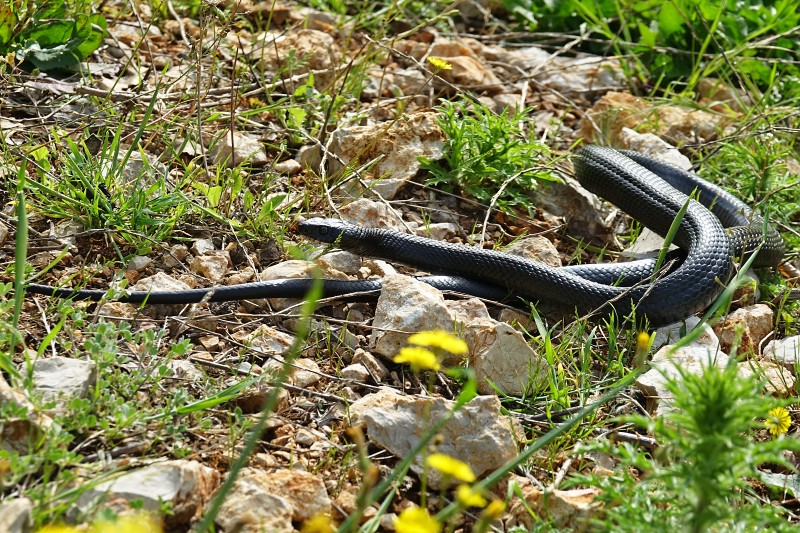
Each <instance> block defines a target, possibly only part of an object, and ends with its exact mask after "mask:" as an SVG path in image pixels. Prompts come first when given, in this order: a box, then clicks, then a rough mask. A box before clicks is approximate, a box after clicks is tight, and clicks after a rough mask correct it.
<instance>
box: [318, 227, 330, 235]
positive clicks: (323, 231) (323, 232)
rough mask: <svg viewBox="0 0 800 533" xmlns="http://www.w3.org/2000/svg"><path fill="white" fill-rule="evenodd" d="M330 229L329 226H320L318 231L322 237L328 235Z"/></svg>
mask: <svg viewBox="0 0 800 533" xmlns="http://www.w3.org/2000/svg"><path fill="white" fill-rule="evenodd" d="M329 229H330V228H328V227H327V226H320V227H319V228H317V231H319V234H320V235H327V234H328V230H329Z"/></svg>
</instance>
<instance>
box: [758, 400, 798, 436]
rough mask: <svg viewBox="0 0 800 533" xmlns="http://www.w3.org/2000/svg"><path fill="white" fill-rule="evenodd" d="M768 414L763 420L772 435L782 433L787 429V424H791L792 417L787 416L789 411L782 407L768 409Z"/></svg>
mask: <svg viewBox="0 0 800 533" xmlns="http://www.w3.org/2000/svg"><path fill="white" fill-rule="evenodd" d="M767 414H768V415H769V416H768V417H767V419H766V420H765V421H764V425H765V426H767V429H768V430H769V432H770V433H772V434H773V435H782V434H784V433H786V432H787V431H789V426H791V425H792V419H791V417H790V416H789V411H787V410H786V409H785V408H783V407H776V408H775V409H770V410H769V413H767Z"/></svg>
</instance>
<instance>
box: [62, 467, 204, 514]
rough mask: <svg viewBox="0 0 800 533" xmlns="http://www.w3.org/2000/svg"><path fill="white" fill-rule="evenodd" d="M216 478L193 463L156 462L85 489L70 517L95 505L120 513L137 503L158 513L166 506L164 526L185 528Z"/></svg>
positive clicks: (199, 507)
mask: <svg viewBox="0 0 800 533" xmlns="http://www.w3.org/2000/svg"><path fill="white" fill-rule="evenodd" d="M219 477H220V476H219V472H217V471H216V470H214V469H213V468H209V467H207V466H204V465H203V464H201V463H199V462H197V461H185V460H177V461H166V462H162V463H156V464H152V465H150V466H146V467H143V468H138V469H136V470H131V471H129V472H125V473H124V474H122V475H120V476H117V477H115V478H114V479H111V480H109V481H104V482H102V483H99V484H97V485H95V486H93V487H90V488H88V489H87V490H86V491H84V492H83V494H81V496H80V497H79V498H78V501H77V502H76V503H75V504H74V506H73V507H72V509H71V510H70V514H71V515H77V514H80V513H85V512H87V511H88V510H89V509H92V508H94V506H96V505H98V504H100V505H101V506H102V507H108V506H114V507H115V508H117V510H124V509H125V508H126V507H127V506H128V505H129V504H130V503H132V502H137V504H138V503H141V506H142V508H143V509H144V510H146V511H152V512H156V513H158V512H160V511H161V509H163V506H164V504H169V505H170V509H171V514H170V515H168V516H166V517H165V520H166V523H167V525H168V527H171V528H178V527H179V526H183V527H186V526H188V524H189V522H190V521H192V520H193V519H196V518H198V517H199V516H200V513H201V512H202V510H203V507H204V505H205V503H206V502H207V501H208V499H209V498H210V496H211V493H212V492H213V490H214V489H215V488H216V486H217V484H218V483H219ZM120 507H121V509H120Z"/></svg>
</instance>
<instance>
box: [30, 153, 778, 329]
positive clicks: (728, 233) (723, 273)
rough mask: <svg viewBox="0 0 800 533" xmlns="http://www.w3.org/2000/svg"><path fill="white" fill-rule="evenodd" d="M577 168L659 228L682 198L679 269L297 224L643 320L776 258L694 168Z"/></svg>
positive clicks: (177, 297) (770, 242)
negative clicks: (537, 257) (565, 263)
mask: <svg viewBox="0 0 800 533" xmlns="http://www.w3.org/2000/svg"><path fill="white" fill-rule="evenodd" d="M573 165H574V168H575V175H576V177H577V178H578V180H579V182H580V183H581V184H582V185H583V186H584V187H585V188H586V189H588V190H589V191H591V192H593V193H595V194H598V195H599V196H602V197H604V198H605V199H606V200H608V201H610V202H611V203H613V204H615V205H617V206H618V207H619V208H620V209H622V210H623V211H625V212H626V213H628V214H629V215H630V216H632V217H633V218H635V219H637V220H639V221H640V222H641V223H642V224H643V225H645V226H646V227H648V228H650V229H652V230H654V231H655V232H656V233H659V234H661V235H665V234H666V233H667V232H668V230H669V228H670V225H671V224H672V222H673V220H674V219H675V218H676V216H677V215H678V213H679V211H680V210H681V209H682V208H683V206H684V204H687V202H688V205H687V206H686V211H685V213H684V215H683V217H682V219H681V221H680V225H679V227H678V231H677V233H676V234H675V237H674V239H673V244H676V245H677V246H678V248H679V249H680V250H681V252H680V254H681V255H682V260H681V261H679V262H678V264H677V266H675V267H674V268H672V269H671V270H669V271H667V272H666V273H662V274H660V275H659V276H657V277H656V276H654V275H653V269H654V266H655V261H654V260H641V261H633V262H630V263H620V264H600V265H576V266H569V267H562V268H553V267H548V266H546V265H543V264H541V263H536V262H533V261H529V260H526V259H523V258H521V257H518V256H515V255H510V254H506V253H502V252H496V251H491V250H484V249H479V248H473V247H469V246H463V245H457V244H452V243H447V242H439V241H434V240H431V239H426V238H423V237H418V236H415V235H409V234H405V233H400V232H396V231H391V230H384V229H373V228H362V227H359V226H356V225H353V224H350V223H347V222H344V221H341V220H336V219H323V218H315V219H310V220H307V221H304V222H301V223H300V224H299V225H298V230H299V231H300V233H302V234H304V235H306V236H308V237H310V238H313V239H316V240H319V241H322V242H328V243H335V244H336V245H337V246H339V247H341V248H343V249H346V250H350V251H352V252H355V253H358V254H361V255H364V256H370V257H379V258H383V259H388V260H391V261H398V262H401V263H405V264H409V265H412V266H415V267H417V268H420V269H423V270H427V271H429V272H435V273H447V275H440V276H426V277H422V278H419V279H421V280H422V281H424V282H426V283H429V284H430V285H432V286H434V287H437V288H439V289H442V290H447V291H454V292H460V293H466V294H473V295H477V296H480V297H483V298H488V299H493V300H501V299H504V298H506V297H507V296H508V295H509V293H513V294H514V295H515V296H518V297H521V298H524V299H526V300H531V301H539V302H542V303H544V304H545V305H548V304H549V305H550V306H554V307H556V308H559V307H560V308H561V309H563V310H565V311H566V312H574V311H578V312H580V313H587V312H591V311H598V310H599V311H600V312H602V313H604V314H605V313H608V312H610V311H612V310H613V311H615V312H616V313H617V314H619V315H621V316H629V315H631V314H632V313H634V311H635V316H636V317H638V318H642V317H646V318H647V319H648V321H649V323H650V324H651V325H662V324H667V323H670V322H675V321H678V320H681V319H683V318H686V317H687V316H689V315H690V314H693V313H696V312H698V311H701V310H703V309H704V308H706V307H707V306H709V305H710V304H711V303H712V302H713V301H714V300H715V299H716V298H717V297H718V296H719V295H720V293H721V292H722V291H723V290H724V284H725V283H726V282H727V281H728V280H729V279H730V277H731V275H732V273H733V269H734V258H738V257H742V256H744V255H747V254H750V253H752V252H753V251H755V250H756V249H757V248H758V247H759V246H760V247H761V248H760V252H759V254H758V256H757V258H756V261H755V264H756V265H758V266H774V265H777V264H778V263H779V262H780V259H781V258H782V256H783V253H784V249H783V241H782V240H781V238H780V235H779V234H778V233H777V232H776V231H774V230H773V229H766V230H765V224H764V221H763V219H761V218H760V217H759V216H758V215H757V214H755V213H754V212H753V211H752V210H751V209H750V208H749V207H748V206H746V205H745V204H744V203H743V202H741V201H739V200H738V199H737V198H735V197H734V196H733V195H731V194H729V193H727V192H726V191H724V190H722V189H720V188H718V187H716V186H714V185H712V184H710V183H708V182H706V181H704V180H702V179H701V178H699V177H698V176H696V175H695V174H692V173H690V172H686V171H684V170H682V169H679V168H678V167H674V166H672V165H670V164H667V163H663V162H661V161H659V160H656V159H653V158H650V157H648V156H645V155H642V154H639V153H637V152H619V151H616V150H613V149H611V148H604V147H599V146H585V147H583V148H581V149H580V150H579V151H578V153H577V155H576V157H575V158H574V160H573ZM659 176H660V177H659ZM693 191H697V194H698V198H699V200H700V201H696V200H694V199H688V197H687V194H691V193H692V192H693ZM701 202H702V203H701ZM703 204H706V205H707V206H710V209H711V211H709V209H708V208H706V207H705V206H704V205H703ZM712 211H713V212H712ZM726 228H727V229H726ZM653 278H655V279H653ZM310 285H311V281H310V280H307V279H283V280H272V281H263V282H255V283H245V284H241V285H234V286H225V287H217V288H211V289H208V288H203V289H191V290H185V291H153V292H147V291H133V292H128V293H127V294H126V295H124V296H122V297H119V298H116V300H118V301H127V302H131V303H139V302H147V303H153V304H156V303H159V304H181V303H192V302H198V301H201V300H206V301H230V300H239V299H253V298H272V297H302V296H304V295H305V293H306V292H307V291H308V289H309V288H310ZM380 287H381V282H380V280H362V281H339V280H325V281H324V288H323V293H324V295H325V296H339V295H355V294H364V293H370V292H372V293H374V292H375V291H377V290H379V289H380ZM27 290H28V291H29V292H33V293H38V294H47V295H54V296H60V297H69V298H75V299H92V300H99V299H101V298H103V297H105V296H106V291H99V290H72V289H66V288H54V287H50V286H46V285H35V284H32V285H29V286H28V287H27Z"/></svg>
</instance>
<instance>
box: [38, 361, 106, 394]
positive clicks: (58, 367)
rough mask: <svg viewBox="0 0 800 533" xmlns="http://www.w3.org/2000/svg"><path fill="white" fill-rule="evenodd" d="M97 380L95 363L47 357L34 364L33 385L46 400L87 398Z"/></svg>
mask: <svg viewBox="0 0 800 533" xmlns="http://www.w3.org/2000/svg"><path fill="white" fill-rule="evenodd" d="M96 380H97V365H96V364H95V363H94V361H86V360H83V359H70V358H69V357H60V356H54V357H47V358H41V359H37V360H36V362H35V363H33V384H34V388H35V390H36V391H37V392H40V393H41V394H42V395H43V396H44V397H45V398H46V399H58V398H62V399H65V400H68V399H70V398H85V397H86V395H87V394H88V392H89V388H90V387H92V386H94V383H95V381H96Z"/></svg>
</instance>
